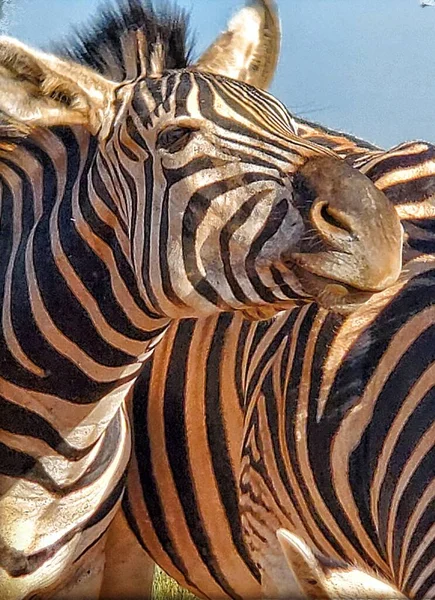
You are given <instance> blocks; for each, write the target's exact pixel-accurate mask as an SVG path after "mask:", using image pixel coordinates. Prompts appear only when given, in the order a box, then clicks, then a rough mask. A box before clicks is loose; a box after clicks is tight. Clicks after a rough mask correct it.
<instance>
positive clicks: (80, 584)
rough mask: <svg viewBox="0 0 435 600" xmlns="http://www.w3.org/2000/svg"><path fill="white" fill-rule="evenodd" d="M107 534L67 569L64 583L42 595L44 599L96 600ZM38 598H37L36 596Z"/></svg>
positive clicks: (101, 576)
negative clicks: (68, 573)
mask: <svg viewBox="0 0 435 600" xmlns="http://www.w3.org/2000/svg"><path fill="white" fill-rule="evenodd" d="M106 539H107V534H105V535H104V536H103V537H102V538H101V539H100V540H99V541H98V542H97V543H96V544H94V545H93V546H92V548H90V549H89V550H88V551H87V552H86V553H85V554H84V555H83V556H82V557H81V558H80V559H79V560H78V561H77V562H74V564H73V565H72V567H71V568H70V569H69V571H70V575H69V576H68V575H66V576H65V583H63V584H62V586H61V587H59V586H56V588H55V590H54V591H51V592H49V593H46V594H44V596H43V597H44V598H47V600H48V599H52V600H77V599H78V598H80V600H97V599H98V598H99V597H100V589H101V584H102V581H103V573H104V547H105V544H106ZM38 597H39V596H38Z"/></svg>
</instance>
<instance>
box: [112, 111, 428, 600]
mask: <svg viewBox="0 0 435 600" xmlns="http://www.w3.org/2000/svg"><path fill="white" fill-rule="evenodd" d="M293 125H294V128H295V130H296V131H298V134H299V135H301V136H306V137H307V138H309V139H310V140H313V141H314V139H315V142H316V143H319V144H321V143H322V140H323V141H324V143H325V145H326V146H327V147H329V148H331V149H334V151H335V152H336V153H338V154H340V155H341V156H342V157H343V158H346V160H349V162H350V163H351V164H353V165H357V166H358V167H359V168H360V169H361V171H362V172H364V173H365V174H366V175H367V176H369V177H370V178H371V179H372V180H373V181H375V182H376V184H377V185H378V186H379V187H380V188H381V189H382V190H383V191H384V192H385V194H386V195H387V197H388V198H390V199H391V201H392V203H393V204H394V205H395V207H396V210H397V213H398V215H399V216H400V218H401V219H402V224H403V226H404V230H405V240H404V254H403V256H404V269H403V273H402V277H401V279H400V280H399V282H398V283H397V284H395V285H394V286H392V287H390V288H389V289H388V290H386V291H384V292H381V293H380V294H376V295H375V296H373V298H372V299H371V300H369V301H368V302H367V303H366V304H364V305H363V306H361V307H360V308H359V309H358V310H357V311H355V312H354V313H353V314H351V315H349V316H347V317H343V316H340V315H337V314H333V313H332V312H330V311H328V310H325V309H324V308H320V307H318V306H316V305H314V304H311V305H306V306H304V307H297V308H294V309H290V310H287V311H284V312H281V313H279V314H277V315H276V316H275V317H274V318H273V319H270V320H268V321H263V322H252V323H250V322H248V321H247V320H246V319H244V318H243V316H242V315H235V314H229V313H224V314H221V315H215V316H213V317H210V318H206V319H198V320H193V319H191V320H185V321H182V322H179V323H173V324H172V325H171V327H170V329H169V331H168V333H167V336H166V338H165V340H164V341H163V342H162V344H161V345H160V346H159V348H158V349H157V351H156V353H155V354H154V356H153V359H152V360H151V361H150V362H148V363H147V365H146V367H145V369H144V370H143V371H142V373H141V375H140V377H139V379H138V381H137V382H136V385H135V387H134V389H133V390H132V399H131V403H132V408H131V413H132V422H133V429H134V435H133V440H134V441H133V446H134V456H133V459H132V463H131V468H130V471H129V475H128V481H127V492H126V495H125V496H124V499H123V513H122V514H119V515H117V521H116V527H117V528H118V531H119V532H122V542H121V541H120V540H121V536H120V535H118V536H117V540H118V544H119V545H120V546H122V549H123V553H124V556H125V563H126V562H128V563H129V564H131V565H134V566H135V569H136V570H138V569H139V565H140V564H146V563H147V557H146V554H145V553H144V551H145V552H146V553H147V554H149V555H150V556H151V558H152V559H153V560H154V561H155V562H156V563H157V564H159V565H160V566H161V567H162V568H163V569H164V570H165V571H166V572H167V573H169V574H170V575H171V576H172V577H174V578H175V579H176V580H177V581H178V582H179V583H180V585H182V586H183V587H185V588H188V589H189V590H190V591H192V592H193V593H194V594H196V595H198V596H200V597H204V598H237V599H239V598H255V597H269V598H275V597H285V598H288V597H293V596H294V595H297V594H298V593H300V587H299V585H298V584H301V587H302V589H303V591H304V592H305V593H306V594H307V595H309V596H310V597H327V596H328V594H333V593H334V594H335V595H332V596H331V597H337V593H338V592H337V588H336V587H335V591H334V592H332V591H331V589H332V590H334V586H336V585H342V586H344V584H346V585H347V584H352V583H354V584H355V586H356V587H357V588H358V586H360V584H361V582H363V585H364V587H366V588H367V590H368V592H367V596H364V597H371V598H373V597H383V598H385V597H388V598H392V597H395V598H400V597H403V594H406V595H407V596H409V597H411V598H417V599H419V600H420V599H422V598H430V597H432V596H433V595H434V584H435V581H434V577H435V575H434V569H433V567H434V560H435V559H434V554H433V547H434V541H433V532H434V527H435V526H434V523H433V509H432V512H431V502H432V503H433V501H434V495H433V489H434V488H433V485H434V484H433V467H434V460H433V452H434V450H433V416H434V415H433V412H434V411H433V398H432V395H431V394H432V392H431V391H430V386H433V385H434V383H435V379H434V376H433V368H432V367H433V359H432V347H433V344H430V340H431V335H432V329H433V327H432V325H433V317H432V316H431V315H432V312H431V311H432V310H433V293H432V285H433V283H432V281H433V277H434V273H435V271H434V267H435V258H434V257H435V236H434V235H433V233H432V232H433V228H434V217H435V208H434V204H433V199H434V197H435V146H433V145H431V144H429V143H426V142H420V141H417V142H410V143H405V144H401V145H399V146H397V147H395V148H393V149H392V150H390V151H383V150H381V149H379V148H376V147H374V146H372V145H371V144H369V143H366V142H363V141H362V140H361V141H360V140H358V139H357V138H353V137H351V136H346V135H345V134H342V133H339V132H334V131H332V130H328V129H326V128H323V127H321V126H317V125H316V124H313V123H309V122H306V121H303V120H297V119H294V120H293ZM420 338H421V341H420ZM424 339H426V340H427V343H426V345H425V344H424ZM413 343H415V350H414V349H413ZM408 354H409V356H408ZM399 361H400V362H399ZM420 372H421V375H420ZM390 379H391V383H389V385H388V387H387V382H388V381H389V380H390ZM364 410H365V413H364V419H363V421H362V424H360V425H359V424H358V419H357V415H358V411H360V412H362V411H364ZM408 420H409V427H408V426H407V422H408ZM370 436H371V437H370ZM395 444H396V446H395ZM414 448H415V450H413V449H414ZM376 460H377V461H378V462H377V464H375V463H376ZM406 461H407V462H406ZM419 461H421V468H419ZM366 462H367V464H370V471H369V472H367V473H366V472H363V473H360V471H361V465H362V466H363V467H364V465H365V463H366ZM347 464H349V469H350V468H351V467H352V478H350V476H349V477H348V476H347ZM359 467H360V468H359ZM390 469H391V470H392V472H391V473H390ZM414 469H415V471H414ZM412 473H414V479H413V484H412V486H411V488H410V489H409V490H406V488H405V487H404V483H405V479H406V477H407V476H408V474H409V476H411V474H412ZM360 487H361V492H359V488H360ZM405 491H407V492H408V493H405ZM367 499H369V500H367ZM366 500H367V502H366V503H365V501H366ZM346 503H349V504H348V506H349V508H348V507H347V505H346ZM390 504H391V507H390ZM377 507H378V508H377ZM413 511H414V512H413ZM286 530H287V532H286ZM277 531H279V532H280V533H279V536H278V539H277V536H276V532H277ZM288 531H290V532H291V533H288ZM115 538H116V534H115V535H114V539H115ZM119 545H118V547H117V548H118V550H119ZM311 548H314V549H315V550H316V552H319V553H320V555H321V556H322V555H324V556H325V557H327V559H326V558H325V559H321V556H320V558H319V556H317V555H316V556H315V555H314V554H313V552H312V550H311ZM282 549H283V552H282ZM107 553H108V569H112V568H113V565H115V566H116V563H117V556H115V555H114V554H113V553H112V552H111V548H110V545H109V546H108V548H107ZM286 559H287V560H288V561H289V566H290V571H289V569H288V568H287V562H286ZM319 561H320V562H319ZM349 565H352V568H351V567H349ZM302 567H303V569H302V572H299V573H298V568H299V569H301V568H302ZM327 572H328V573H329V574H330V575H331V577H329V575H328V577H326V573H327ZM292 573H293V574H294V573H295V574H296V579H298V576H299V582H296V581H295V579H294V577H293V575H292ZM307 573H309V574H311V576H307ZM341 576H342V580H341V583H340V581H339V580H340V577H341ZM334 577H336V578H337V577H338V580H337V579H336V580H335V583H334V581H333V580H334ZM343 577H344V579H343ZM322 578H323V579H322ZM337 581H338V583H337ZM359 589H360V592H361V588H359ZM399 590H400V591H399ZM342 591H343V590H342ZM343 593H345V590H344V592H343ZM316 594H317V595H316ZM370 594H372V595H370ZM138 597H140V595H139V593H138ZM328 597H329V596H328ZM340 597H341V596H340ZM348 597H359V596H356V595H355V593H354V595H353V596H352V593H350V595H349V596H348Z"/></svg>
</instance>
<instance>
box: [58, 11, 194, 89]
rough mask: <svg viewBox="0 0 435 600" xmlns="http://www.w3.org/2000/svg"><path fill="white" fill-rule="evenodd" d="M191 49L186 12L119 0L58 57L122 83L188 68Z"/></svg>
mask: <svg viewBox="0 0 435 600" xmlns="http://www.w3.org/2000/svg"><path fill="white" fill-rule="evenodd" d="M192 47H193V44H192V42H191V41H190V35H189V33H188V16H187V14H186V13H185V12H184V11H183V10H181V9H177V8H176V7H170V6H169V4H163V5H162V6H160V7H159V8H158V9H157V8H155V7H154V6H153V2H152V1H151V0H147V1H140V0H121V1H120V2H119V3H118V6H110V7H108V8H106V9H105V10H104V11H103V13H102V15H101V16H100V18H99V19H98V20H97V21H96V22H95V21H93V23H92V25H90V26H88V27H87V28H86V27H85V28H84V29H83V28H81V29H80V31H79V30H76V33H75V35H74V36H73V37H72V39H70V40H68V41H67V43H63V44H58V45H56V47H55V53H56V54H58V55H61V56H65V57H67V58H70V59H73V60H74V61H76V62H79V63H81V64H84V65H86V66H88V67H91V68H92V69H95V70H96V71H98V72H99V73H101V74H102V75H104V76H105V77H107V78H108V79H111V80H112V81H116V82H122V81H126V80H135V79H137V78H138V77H140V76H141V74H143V73H144V72H147V73H150V72H153V71H154V70H155V69H156V68H158V69H159V70H161V71H162V70H166V69H182V68H185V67H186V66H187V65H189V63H190V56H191V52H192Z"/></svg>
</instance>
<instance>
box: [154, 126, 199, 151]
mask: <svg viewBox="0 0 435 600" xmlns="http://www.w3.org/2000/svg"><path fill="white" fill-rule="evenodd" d="M195 131H197V129H192V128H191V127H168V128H167V129H165V130H163V131H162V132H161V133H160V134H159V136H158V138H157V148H158V149H159V150H166V152H170V153H171V154H173V153H174V152H179V151H180V150H183V148H185V147H186V146H187V144H188V143H189V141H190V139H191V137H192V136H193V134H194V133H195Z"/></svg>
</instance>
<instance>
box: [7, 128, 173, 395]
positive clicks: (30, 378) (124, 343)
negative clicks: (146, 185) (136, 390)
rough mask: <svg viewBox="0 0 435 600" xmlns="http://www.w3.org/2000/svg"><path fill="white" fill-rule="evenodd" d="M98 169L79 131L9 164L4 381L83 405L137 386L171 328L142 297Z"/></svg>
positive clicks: (32, 142) (57, 133)
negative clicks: (144, 366) (133, 380)
mask: <svg viewBox="0 0 435 600" xmlns="http://www.w3.org/2000/svg"><path fill="white" fill-rule="evenodd" d="M94 165H98V157H97V151H96V140H95V139H93V138H92V137H90V136H89V134H87V133H86V132H84V131H83V130H82V129H79V128H74V129H66V128H65V129H62V128H57V129H54V130H52V131H42V132H38V134H37V135H35V136H33V137H29V138H26V139H23V140H20V141H19V143H18V145H17V147H16V148H15V149H14V150H13V151H12V152H8V153H5V152H2V155H1V156H0V187H1V204H0V251H1V256H2V261H1V264H0V282H1V284H0V302H1V306H2V330H1V338H2V339H1V341H0V344H1V346H2V348H3V349H4V350H3V351H2V362H1V365H0V377H2V376H3V377H5V379H8V380H9V381H10V382H11V383H12V384H14V385H18V386H24V387H26V388H27V389H31V390H32V391H34V392H38V393H42V394H48V395H50V396H54V397H57V398H61V399H65V400H68V401H70V402H73V403H77V404H88V403H94V402H97V401H98V400H100V399H101V398H103V397H104V396H105V395H106V394H107V393H108V392H109V391H110V390H113V389H114V388H116V387H117V386H119V385H123V383H125V382H126V381H127V380H129V379H130V378H134V377H135V375H136V373H138V372H139V371H140V368H141V366H142V363H143V361H144V360H145V358H146V356H147V355H148V354H149V352H150V351H151V350H152V348H153V346H154V345H155V344H156V343H157V342H158V340H159V339H160V337H161V335H162V333H163V332H164V330H165V328H166V325H167V322H168V320H167V319H163V318H161V317H160V316H157V315H153V314H149V313H150V311H149V310H148V309H147V307H146V305H145V303H144V302H143V300H142V298H141V296H140V294H139V292H138V289H137V286H136V283H135V278H134V276H133V270H132V268H131V264H130V262H129V254H128V248H127V247H126V244H125V240H124V239H123V237H122V232H123V228H122V222H121V219H120V218H119V214H118V212H119V211H116V210H115V209H114V208H113V207H111V206H108V205H107V204H106V203H105V201H104V200H105V196H104V193H103V191H104V190H103V187H102V186H103V183H102V182H100V181H99V180H98V177H97V172H96V168H95V167H94ZM112 208H113V210H111V209H112ZM124 236H125V234H124Z"/></svg>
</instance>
